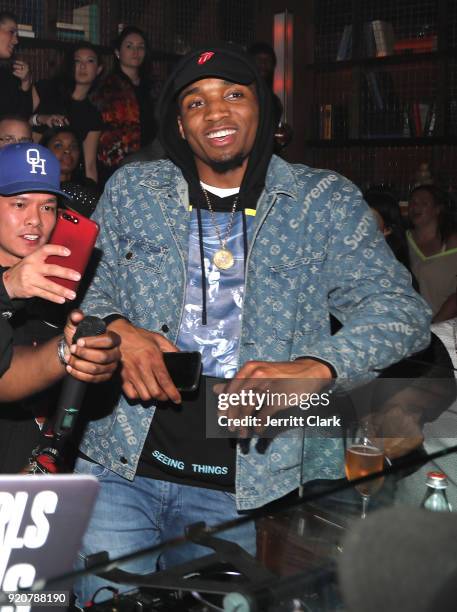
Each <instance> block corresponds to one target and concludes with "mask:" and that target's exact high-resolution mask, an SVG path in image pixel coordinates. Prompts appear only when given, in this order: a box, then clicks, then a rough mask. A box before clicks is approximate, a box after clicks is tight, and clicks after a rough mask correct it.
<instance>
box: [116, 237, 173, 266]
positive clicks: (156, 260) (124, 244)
mask: <svg viewBox="0 0 457 612" xmlns="http://www.w3.org/2000/svg"><path fill="white" fill-rule="evenodd" d="M119 246H120V253H119V264H120V266H121V267H126V268H128V269H129V270H130V271H131V272H132V273H134V272H136V271H139V270H144V271H148V272H154V273H155V274H160V273H161V272H162V271H163V269H164V266H165V262H166V258H167V254H168V247H167V246H165V245H161V244H156V243H155V242H152V241H151V240H146V239H144V238H142V239H139V240H132V239H131V238H121V239H120V245H119Z"/></svg>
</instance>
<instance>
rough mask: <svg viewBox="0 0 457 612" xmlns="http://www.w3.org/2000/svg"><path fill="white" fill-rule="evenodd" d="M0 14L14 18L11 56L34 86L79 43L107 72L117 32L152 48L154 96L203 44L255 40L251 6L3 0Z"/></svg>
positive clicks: (215, 0) (229, 0)
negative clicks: (131, 28)
mask: <svg viewBox="0 0 457 612" xmlns="http://www.w3.org/2000/svg"><path fill="white" fill-rule="evenodd" d="M2 10H8V11H11V12H13V13H14V14H15V15H16V16H17V18H18V22H19V24H20V26H19V37H20V45H19V48H18V51H17V54H18V56H20V57H22V58H23V59H25V60H26V61H28V62H29V64H30V65H31V68H32V72H33V77H34V79H35V80H38V79H42V78H49V77H51V76H53V75H54V74H55V72H56V70H57V69H58V67H59V66H60V65H61V62H62V60H63V57H64V54H65V52H66V51H67V50H68V49H71V48H72V45H74V44H75V43H79V42H80V41H90V42H91V43H93V44H95V45H96V47H97V48H98V49H99V51H100V52H101V55H102V57H103V63H104V66H105V72H106V71H107V70H108V71H109V70H110V69H111V67H112V50H111V43H112V41H113V40H114V38H115V37H116V36H117V34H118V32H119V31H120V29H122V27H124V26H126V25H135V26H137V27H139V28H141V29H142V30H143V31H145V33H146V35H147V36H148V38H149V42H150V45H151V47H152V53H151V60H152V61H151V74H150V76H151V78H152V79H153V81H154V82H155V86H156V88H157V92H156V93H157V94H158V93H159V91H160V88H161V85H162V83H163V82H164V80H165V79H166V77H167V75H168V73H169V70H170V68H171V66H172V65H173V63H174V62H176V60H177V59H178V58H179V56H180V55H181V54H183V53H185V52H187V51H188V50H189V49H191V48H193V47H194V46H196V45H202V44H204V43H205V42H206V41H207V40H209V39H211V40H215V39H217V40H222V39H225V40H231V41H234V42H237V43H239V44H242V45H249V44H250V43H251V42H253V40H254V38H255V27H254V20H255V10H256V4H255V3H249V2H245V1H244V0H224V2H219V0H185V1H183V0H4V1H3V2H2Z"/></svg>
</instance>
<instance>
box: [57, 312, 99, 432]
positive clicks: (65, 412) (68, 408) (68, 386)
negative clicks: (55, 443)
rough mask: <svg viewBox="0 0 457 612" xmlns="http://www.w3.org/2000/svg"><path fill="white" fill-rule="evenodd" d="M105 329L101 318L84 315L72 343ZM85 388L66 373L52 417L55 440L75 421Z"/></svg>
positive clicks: (69, 430) (72, 425)
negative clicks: (53, 417) (54, 413)
mask: <svg viewBox="0 0 457 612" xmlns="http://www.w3.org/2000/svg"><path fill="white" fill-rule="evenodd" d="M105 331H106V325H105V322H104V321H102V319H100V318H99V317H93V316H88V317H85V318H84V319H83V320H82V321H81V323H80V324H79V325H78V327H77V329H76V332H75V335H74V336H73V340H72V344H75V343H76V342H77V341H78V340H79V338H86V337H87V336H101V335H102V334H104V333H105ZM86 388H87V383H86V382H84V381H82V380H77V379H76V378H73V376H71V374H67V375H66V377H65V380H64V382H63V384H62V390H61V392H60V396H59V400H58V402H57V409H56V415H55V419H54V427H53V437H54V438H55V439H56V440H60V439H61V438H62V437H64V436H66V435H68V434H69V433H70V432H71V431H72V429H73V427H74V425H75V422H76V417H77V416H78V413H79V410H80V408H81V404H82V401H83V398H84V394H85V393H86Z"/></svg>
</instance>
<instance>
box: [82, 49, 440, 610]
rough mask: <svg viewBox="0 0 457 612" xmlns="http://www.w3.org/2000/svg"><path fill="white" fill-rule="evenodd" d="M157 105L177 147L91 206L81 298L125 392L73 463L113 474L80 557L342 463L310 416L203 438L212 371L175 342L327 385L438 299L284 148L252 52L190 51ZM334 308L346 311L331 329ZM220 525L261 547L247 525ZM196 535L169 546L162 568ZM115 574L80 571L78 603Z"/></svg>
mask: <svg viewBox="0 0 457 612" xmlns="http://www.w3.org/2000/svg"><path fill="white" fill-rule="evenodd" d="M158 116H159V124H160V125H161V141H162V144H163V145H164V148H165V150H166V152H167V155H168V156H169V158H170V160H171V161H168V160H167V161H159V162H155V163H145V164H133V165H130V166H126V167H125V168H123V169H122V170H120V171H119V172H117V173H116V174H115V175H114V176H113V177H112V179H111V180H110V182H109V183H108V184H107V186H106V189H105V193H104V195H103V196H102V199H101V201H100V203H99V205H98V208H97V212H96V217H95V218H96V219H97V221H98V222H99V223H100V225H101V234H100V240H99V246H100V248H101V249H102V251H103V256H102V260H101V263H100V265H99V267H98V269H97V272H96V275H95V278H94V281H93V283H92V285H91V287H90V289H89V292H88V294H87V297H86V299H85V302H84V307H85V308H86V309H87V311H88V312H90V313H91V314H96V315H98V316H101V317H104V318H105V320H106V321H107V323H108V327H109V329H112V330H114V331H116V332H117V333H118V334H119V335H120V336H121V338H122V344H121V361H122V371H121V378H122V383H123V396H122V397H120V398H119V401H118V402H117V404H116V406H115V408H114V414H109V415H108V416H106V417H105V418H104V419H100V420H98V421H97V422H94V423H92V424H90V425H89V426H88V428H87V429H86V434H85V437H84V440H83V444H82V447H81V451H82V452H83V453H84V454H85V455H86V457H87V458H86V459H85V458H81V459H79V460H78V462H77V465H76V471H79V472H82V473H93V474H98V475H100V474H102V476H101V477H100V482H101V492H100V496H99V499H98V502H97V506H96V509H95V512H94V515H93V518H92V521H91V524H90V525H89V528H88V532H87V534H86V537H85V540H84V543H83V550H82V556H83V557H86V556H87V555H89V554H92V553H96V552H98V551H100V550H107V551H108V552H109V555H110V557H111V558H115V557H116V556H119V555H122V554H126V553H129V552H132V551H134V550H136V549H142V548H144V547H145V546H147V545H153V544H154V543H159V542H161V541H163V540H165V539H168V538H172V537H175V536H179V535H182V534H183V530H184V526H185V525H188V524H190V523H193V522H196V521H199V520H204V521H206V522H207V523H208V524H215V523H219V522H221V521H224V520H230V519H233V518H235V517H237V516H238V512H239V511H240V510H248V509H250V508H255V507H258V506H261V505H264V504H266V503H268V502H270V501H272V500H274V499H278V498H280V497H282V496H284V495H286V494H288V493H289V492H291V491H293V490H294V489H296V488H297V487H298V486H299V485H300V484H302V483H303V482H308V481H312V480H313V479H317V478H327V479H334V478H339V477H341V476H342V475H343V444H342V440H338V439H335V438H333V439H329V438H327V439H317V438H315V437H314V438H313V437H311V438H308V437H306V436H305V433H306V432H305V429H303V430H300V431H299V433H297V435H295V436H294V437H290V436H287V435H286V436H284V435H282V434H279V435H277V436H276V437H275V439H274V440H273V441H272V443H271V444H270V445H269V446H267V448H266V449H265V446H266V445H263V446H262V445H259V444H257V440H256V436H255V435H253V432H246V431H241V435H242V436H244V437H247V436H251V437H252V439H251V440H249V438H248V437H247V439H246V440H245V442H244V443H243V444H242V445H238V448H236V446H237V445H236V444H235V443H234V441H233V440H227V439H209V438H206V437H205V401H206V398H205V385H204V384H203V383H202V384H201V385H200V388H199V391H198V392H197V393H196V394H194V395H185V394H181V393H180V392H179V391H178V390H177V389H176V387H175V386H174V384H173V382H172V380H171V379H170V376H169V374H168V372H167V369H166V367H165V365H164V360H163V352H165V351H171V352H173V351H178V350H180V351H192V350H200V351H201V352H202V355H203V374H204V375H205V376H223V377H225V378H231V377H233V376H235V380H234V381H232V383H230V384H233V385H234V384H239V383H240V382H242V381H243V380H244V379H259V378H260V379H263V380H265V379H268V380H273V381H274V380H278V379H294V380H296V381H300V382H301V384H302V388H303V389H304V390H308V391H316V392H319V391H320V390H321V389H324V388H325V386H326V385H329V384H335V385H339V384H344V383H346V384H352V385H356V384H358V383H361V382H363V381H366V380H369V379H370V378H373V377H374V376H375V375H376V374H375V373H376V371H377V370H379V369H381V368H384V367H386V366H388V365H389V364H391V363H393V362H396V361H398V360H400V359H402V357H404V356H405V355H408V354H411V353H414V352H415V351H418V350H419V349H421V348H422V347H424V346H426V345H427V343H428V341H429V329H428V326H429V312H428V310H427V307H426V306H425V304H424V302H423V301H422V300H421V298H420V297H419V296H418V295H417V294H416V293H415V292H414V291H413V290H412V288H411V285H410V278H409V275H408V273H407V272H406V270H405V269H404V268H402V267H401V266H400V265H399V264H398V263H397V262H396V261H395V260H394V258H393V257H392V254H391V253H390V252H389V250H388V248H387V247H386V246H385V244H384V240H383V237H382V235H381V234H380V233H379V232H378V231H377V230H376V227H375V223H374V220H373V217H372V215H371V213H370V211H369V210H368V208H367V207H366V205H365V204H364V203H363V201H362V197H361V194H360V192H359V191H358V190H357V188H356V187H355V186H354V185H352V184H351V183H350V182H349V181H347V180H346V179H344V178H343V177H341V176H339V175H337V174H335V173H333V172H329V171H325V170H316V169H312V168H309V167H306V166H302V165H291V164H288V163H286V162H285V161H283V160H281V159H279V158H277V157H275V156H272V149H273V129H274V120H273V111H272V99H271V94H270V93H269V92H268V89H267V86H266V84H265V82H264V81H263V80H262V78H261V77H260V76H259V74H258V72H257V70H256V68H255V65H254V63H253V62H252V60H251V59H250V58H249V57H248V56H247V55H245V54H244V53H243V52H242V51H241V50H238V48H236V47H234V46H214V47H213V46H209V47H208V48H204V49H201V50H199V51H196V52H191V53H189V54H188V55H187V56H185V57H184V58H183V60H182V61H181V62H180V64H179V65H178V66H177V68H176V69H175V71H174V72H173V74H172V75H171V76H170V78H169V80H168V81H167V83H166V85H165V87H164V91H163V93H162V96H161V99H160V102H159V106H158ZM211 279H212V280H211ZM210 280H211V282H210ZM329 313H332V314H334V315H335V316H337V317H338V319H339V320H340V321H341V322H342V323H343V327H342V329H341V330H340V331H339V332H338V333H337V334H336V335H334V336H331V333H330V327H329ZM276 409H277V408H275V410H276ZM251 410H252V406H247V407H245V408H240V407H238V408H237V409H236V410H235V411H234V409H233V408H230V411H229V412H230V414H235V413H236V415H237V416H240V417H242V416H244V415H248V414H250V412H251ZM255 433H256V432H254V434H255ZM257 433H258V432H257ZM234 435H235V433H234ZM240 446H242V448H241V449H240ZM87 459H90V461H88V460H87ZM113 500H115V503H113ZM226 537H227V538H229V539H234V540H236V541H237V542H238V543H240V544H241V545H242V546H244V548H245V549H246V550H248V551H251V552H254V551H255V533H254V529H253V527H252V525H250V526H246V525H245V526H242V527H238V528H237V529H235V530H232V531H230V532H227V535H226ZM202 550H205V549H201V548H200V549H199V550H198V551H197V550H196V549H195V547H194V548H192V547H191V546H190V545H189V547H188V548H187V549H186V550H184V551H182V550H180V549H176V548H174V549H171V550H168V551H167V552H166V553H164V554H163V555H162V556H161V557H160V559H159V566H160V567H164V566H167V565H170V564H175V563H178V562H180V561H182V560H184V559H186V558H189V557H192V556H194V555H196V554H198V552H200V553H201V552H202ZM156 561H157V559H156V558H154V557H150V558H143V559H141V560H140V561H137V562H135V563H133V562H132V563H130V564H128V566H127V567H126V569H128V570H129V571H135V572H139V573H145V572H148V571H153V570H154V569H155V567H156V566H155V564H156ZM103 584H107V583H106V581H102V580H101V579H98V578H94V577H91V578H89V579H83V580H82V581H81V582H80V583H79V584H78V586H77V588H76V591H77V594H78V598H79V601H80V602H84V601H87V600H89V599H90V598H91V596H92V595H93V593H94V592H95V590H96V589H97V588H98V587H100V586H101V585H103ZM99 595H100V596H101V597H103V594H102V593H100V594H99ZM109 596H110V594H109V592H106V597H109Z"/></svg>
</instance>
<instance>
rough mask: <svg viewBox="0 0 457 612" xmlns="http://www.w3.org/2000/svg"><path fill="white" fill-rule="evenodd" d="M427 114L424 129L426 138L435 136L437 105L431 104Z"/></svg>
mask: <svg viewBox="0 0 457 612" xmlns="http://www.w3.org/2000/svg"><path fill="white" fill-rule="evenodd" d="M427 106H428V110H427V114H426V116H425V120H424V128H423V135H424V136H433V134H434V133H435V124H436V104H434V103H433V104H429V105H427Z"/></svg>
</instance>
